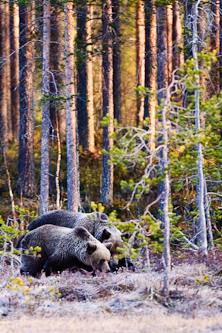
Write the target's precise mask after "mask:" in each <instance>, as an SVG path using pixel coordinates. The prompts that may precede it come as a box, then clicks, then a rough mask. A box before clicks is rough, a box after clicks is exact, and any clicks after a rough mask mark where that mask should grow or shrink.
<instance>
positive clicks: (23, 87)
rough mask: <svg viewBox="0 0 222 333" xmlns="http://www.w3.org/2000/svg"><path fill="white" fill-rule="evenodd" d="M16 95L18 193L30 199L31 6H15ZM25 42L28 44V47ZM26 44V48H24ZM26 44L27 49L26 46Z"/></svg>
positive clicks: (32, 186)
mask: <svg viewBox="0 0 222 333" xmlns="http://www.w3.org/2000/svg"><path fill="white" fill-rule="evenodd" d="M19 18H20V24H19V30H20V49H19V70H20V76H19V94H20V126H19V156H18V192H19V194H20V195H21V197H22V195H23V194H26V195H32V194H33V193H35V192H36V184H35V176H34V117H33V112H32V110H31V108H32V90H33V73H32V69H33V67H32V62H33V61H34V60H33V59H32V58H33V44H32V43H31V42H30V29H31V27H30V25H31V24H32V10H31V6H28V7H27V6H26V5H20V6H19ZM28 42H29V43H28ZM27 43H28V44H27ZM26 44H27V45H26Z"/></svg>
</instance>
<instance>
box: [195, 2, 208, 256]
mask: <svg viewBox="0 0 222 333" xmlns="http://www.w3.org/2000/svg"><path fill="white" fill-rule="evenodd" d="M200 1H201V0H198V1H197V2H196V3H194V4H193V40H192V53H193V58H194V70H195V71H197V70H198V69H199V66H198V59H197V43H198V31H197V24H198V17H199V11H198V6H199V4H200ZM196 80H197V84H199V83H200V77H199V75H198V74H197V75H196ZM195 127H196V129H195V132H196V133H198V132H199V131H200V91H199V90H198V89H196V90H195ZM197 154H198V165H197V169H198V175H197V193H198V201H197V206H198V208H199V214H200V235H201V239H200V240H201V250H202V256H203V257H204V256H207V233H206V219H205V212H204V182H205V180H204V173H203V153H202V144H201V142H198V144H197Z"/></svg>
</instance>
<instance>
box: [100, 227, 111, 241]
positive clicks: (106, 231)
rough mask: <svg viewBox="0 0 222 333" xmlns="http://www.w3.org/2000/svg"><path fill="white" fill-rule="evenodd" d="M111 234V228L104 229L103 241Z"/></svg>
mask: <svg viewBox="0 0 222 333" xmlns="http://www.w3.org/2000/svg"><path fill="white" fill-rule="evenodd" d="M110 235H111V233H110V232H109V230H108V229H104V230H103V233H102V239H101V242H103V241H104V240H106V239H109V237H110Z"/></svg>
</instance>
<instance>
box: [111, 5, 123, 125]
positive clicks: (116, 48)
mask: <svg viewBox="0 0 222 333" xmlns="http://www.w3.org/2000/svg"><path fill="white" fill-rule="evenodd" d="M112 7H113V8H112V9H113V31H114V32H113V34H114V38H113V104H114V118H115V119H117V121H118V123H119V124H121V122H122V113H121V53H120V33H121V31H120V18H119V14H120V12H119V0H112Z"/></svg>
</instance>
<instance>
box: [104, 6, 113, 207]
mask: <svg viewBox="0 0 222 333" xmlns="http://www.w3.org/2000/svg"><path fill="white" fill-rule="evenodd" d="M111 22H112V3H111V0H106V1H105V3H104V5H103V12H102V31H103V53H102V54H103V116H104V117H105V116H108V115H109V117H110V123H109V125H108V126H105V127H103V149H105V150H106V151H107V152H109V151H110V150H111V149H112V147H113V139H111V138H109V134H111V133H112V132H113V113H114V110H113V53H112V47H110V44H111V41H112V35H111V32H110V23H111ZM112 201H113V163H111V161H110V157H109V156H107V155H105V154H103V167H102V194H101V202H102V203H105V204H111V203H112Z"/></svg>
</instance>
